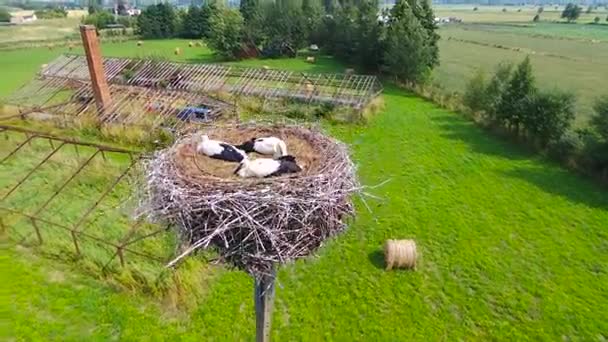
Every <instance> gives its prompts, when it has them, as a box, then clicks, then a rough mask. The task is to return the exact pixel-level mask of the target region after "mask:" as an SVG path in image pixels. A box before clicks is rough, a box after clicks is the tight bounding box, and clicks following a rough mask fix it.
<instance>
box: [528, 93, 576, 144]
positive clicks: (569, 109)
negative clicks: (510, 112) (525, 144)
mask: <svg viewBox="0 0 608 342" xmlns="http://www.w3.org/2000/svg"><path fill="white" fill-rule="evenodd" d="M574 103H575V97H574V95H573V94H571V93H565V92H561V91H557V90H555V91H552V92H536V93H535V94H534V95H531V96H528V97H527V106H526V107H527V108H526V111H525V115H523V124H524V126H525V127H526V131H527V132H528V134H529V135H530V136H532V137H534V138H536V139H538V141H539V142H540V143H541V145H542V146H547V144H548V143H549V142H550V141H559V139H560V138H561V137H562V136H563V135H564V134H565V133H566V131H568V129H569V128H570V126H571V125H572V121H573V120H574Z"/></svg>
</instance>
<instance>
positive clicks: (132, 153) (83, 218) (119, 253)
mask: <svg viewBox="0 0 608 342" xmlns="http://www.w3.org/2000/svg"><path fill="white" fill-rule="evenodd" d="M8 132H14V133H23V134H24V139H23V141H21V142H19V143H18V144H17V145H16V146H15V147H14V148H13V149H12V150H11V151H10V152H9V153H8V155H7V156H5V157H4V158H2V160H1V161H0V165H2V164H3V163H4V162H5V161H6V160H8V159H9V158H14V157H16V156H17V155H18V153H19V152H20V151H22V150H23V147H24V146H27V145H30V144H31V142H32V140H35V139H42V140H48V141H49V145H51V149H52V150H51V152H50V153H47V154H46V156H45V157H44V158H43V159H42V160H41V161H40V162H39V163H37V164H36V166H35V167H34V168H32V169H31V170H30V171H29V172H28V173H27V174H26V175H25V176H24V177H21V178H20V179H19V181H18V183H17V184H16V185H14V186H13V187H12V188H11V189H10V190H9V191H8V192H7V193H6V194H4V195H3V197H2V198H1V199H0V213H3V212H4V213H10V214H13V215H17V216H21V217H23V218H25V219H26V220H28V221H29V222H30V224H31V225H32V228H33V229H32V231H31V232H30V233H26V236H25V237H24V238H23V239H22V240H21V242H23V241H25V240H26V239H27V238H28V236H30V235H31V234H35V235H36V239H37V241H38V244H43V243H44V239H43V225H41V223H43V224H45V225H49V226H53V227H56V228H60V229H61V230H64V231H66V233H68V234H69V237H70V238H71V240H72V243H73V246H74V251H75V253H76V255H77V256H80V257H83V256H84V255H83V251H82V250H81V248H80V245H81V242H82V239H89V240H92V241H93V242H95V243H97V244H100V245H102V246H104V247H107V248H109V249H114V254H113V255H112V256H111V257H110V259H109V260H108V261H107V262H105V266H103V268H102V270H104V271H105V270H106V269H107V266H108V265H110V264H111V263H112V261H113V260H114V259H116V258H117V257H118V259H119V260H120V265H121V266H125V265H126V261H125V252H126V253H131V254H133V255H135V256H138V257H141V258H146V259H148V260H151V261H153V262H155V263H157V264H158V265H159V266H162V265H164V264H165V263H166V261H167V260H166V258H162V257H159V256H155V255H150V254H148V253H146V252H142V251H138V250H135V249H133V248H132V247H131V246H132V245H133V244H135V243H137V242H139V241H142V240H144V239H147V238H151V237H153V236H156V235H158V234H161V233H163V232H166V231H167V228H161V229H158V230H154V231H152V232H149V233H146V234H145V235H143V236H138V237H136V238H133V236H134V234H135V233H136V232H137V230H138V229H139V228H140V226H141V224H142V221H139V220H138V221H135V222H133V223H132V224H131V225H130V226H129V228H128V229H127V231H126V234H125V235H124V236H123V237H122V238H121V239H119V241H118V242H116V241H115V240H107V239H104V238H103V237H99V236H96V235H94V234H91V233H88V232H86V227H84V224H85V222H87V219H88V218H89V216H90V214H91V213H93V212H94V211H95V210H96V209H98V208H99V207H100V205H101V204H102V203H103V200H104V199H105V198H106V196H107V195H108V194H110V193H111V192H112V190H114V189H115V188H116V186H117V185H118V184H119V183H120V182H121V181H123V180H124V179H125V177H127V175H128V174H129V172H130V171H131V170H132V169H133V167H134V166H135V165H136V164H137V163H138V162H139V161H140V159H141V158H142V153H141V152H140V151H136V150H129V149H124V148H118V147H113V146H107V145H101V144H97V143H91V142H85V141H79V140H75V139H73V138H68V137H60V136H56V135H51V134H48V133H44V132H38V131H33V130H29V129H25V128H22V127H15V126H9V125H0V133H2V134H5V133H8ZM53 141H54V142H56V143H57V144H54V143H53ZM67 145H72V146H74V148H75V151H78V146H86V147H92V148H94V149H95V150H94V151H93V153H92V154H91V155H90V156H89V157H88V158H87V159H85V160H84V161H81V162H80V163H79V164H78V166H77V167H76V169H75V170H73V171H71V172H70V173H69V174H68V175H67V177H66V178H65V179H64V180H63V181H61V184H60V186H59V187H58V188H57V189H56V190H55V191H54V192H53V193H52V194H51V196H50V197H49V198H47V199H46V200H45V202H44V203H43V204H42V205H39V206H38V207H37V208H36V209H35V211H34V212H33V213H29V212H25V211H23V210H19V209H15V208H10V207H8V206H7V205H6V203H3V202H4V201H5V199H6V198H8V196H10V195H11V194H12V193H14V192H16V191H18V189H19V187H20V186H21V185H22V184H23V183H25V182H26V181H27V180H28V179H29V178H30V177H31V176H32V175H33V174H35V173H36V171H37V170H39V169H40V168H41V167H42V166H43V165H45V164H46V163H51V162H53V161H51V160H50V159H51V158H52V156H53V155H55V154H56V153H57V152H58V151H60V150H61V149H63V148H64V147H65V146H67ZM105 152H113V153H122V154H127V155H129V157H130V163H129V164H128V166H127V167H126V168H124V169H123V170H121V172H120V174H118V175H117V176H116V177H115V178H114V180H113V181H112V182H111V183H110V184H109V185H107V186H106V187H105V189H104V190H103V191H102V192H101V194H100V195H99V196H98V197H97V198H96V200H95V202H94V203H93V204H92V205H91V206H89V207H88V208H87V210H86V211H85V212H84V213H83V214H82V215H80V216H79V217H78V218H77V221H76V223H74V224H72V225H68V224H64V223H59V222H55V221H53V220H51V219H47V218H44V217H41V215H42V214H43V213H44V212H45V210H47V207H48V205H49V204H50V203H51V202H52V201H53V200H54V199H55V198H56V197H57V196H58V195H59V194H60V193H61V192H62V191H64V190H65V188H66V187H67V186H68V184H70V182H72V181H73V180H74V179H75V178H76V177H77V176H78V175H79V174H80V173H81V172H82V171H83V170H84V169H85V168H86V166H87V165H89V164H90V163H91V161H93V160H94V159H95V158H96V157H97V156H99V155H101V156H102V157H104V153H105ZM104 160H105V157H104ZM2 217H4V215H0V228H1V229H3V230H6V225H7V223H6V222H5V221H4V220H3V219H2Z"/></svg>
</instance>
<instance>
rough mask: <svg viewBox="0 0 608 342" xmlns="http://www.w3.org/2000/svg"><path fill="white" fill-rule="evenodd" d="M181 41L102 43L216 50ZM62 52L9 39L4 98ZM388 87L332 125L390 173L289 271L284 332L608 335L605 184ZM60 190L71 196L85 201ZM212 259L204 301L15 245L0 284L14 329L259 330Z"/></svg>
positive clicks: (366, 168) (110, 334)
mask: <svg viewBox="0 0 608 342" xmlns="http://www.w3.org/2000/svg"><path fill="white" fill-rule="evenodd" d="M443 43H444V42H442V44H443ZM176 46H182V47H183V46H187V41H183V40H167V41H160V42H157V41H146V42H145V44H144V46H143V47H141V48H137V47H136V46H135V43H134V42H127V43H120V44H118V43H117V44H105V45H104V47H103V49H104V53H105V54H106V55H108V56H110V55H120V56H147V55H153V54H157V55H158V54H163V55H166V56H168V57H169V58H171V59H177V60H182V61H211V60H213V57H212V56H211V54H210V52H209V50H207V49H205V48H192V49H190V50H189V48H187V47H185V48H183V50H184V54H183V55H181V56H174V55H172V51H173V49H174V48H175V47H176ZM59 53H60V51H58V50H53V51H48V50H47V49H32V50H23V51H10V52H7V53H4V52H3V53H2V54H1V55H0V68H1V71H2V73H3V75H8V77H7V78H3V81H2V83H1V86H2V88H1V89H0V96H4V95H6V94H8V93H9V92H10V91H12V90H14V89H15V88H17V87H19V86H20V84H22V83H23V82H25V81H26V80H28V79H29V78H30V77H32V76H33V75H34V74H35V72H36V71H37V70H38V68H39V66H40V64H43V63H46V62H48V61H49V60H51V59H52V58H53V57H54V56H55V55H57V54H59ZM244 64H247V65H270V66H271V67H277V68H279V67H280V68H289V69H293V70H306V71H332V70H333V71H341V70H342V69H343V67H342V66H341V65H339V64H338V63H336V62H335V61H333V60H332V59H329V58H321V59H319V60H318V62H317V64H314V65H311V64H306V63H305V62H304V61H303V60H302V59H295V60H294V59H290V60H285V59H276V60H262V61H247V62H246V63H244ZM383 96H384V99H385V103H386V108H385V111H384V112H383V113H381V114H379V115H377V116H376V117H374V118H372V119H371V121H370V122H369V123H368V124H367V125H366V126H363V125H361V126H351V125H337V124H335V125H334V124H329V123H323V125H324V127H325V128H326V129H327V130H328V131H329V132H330V133H331V134H332V135H334V136H335V137H337V138H339V139H341V140H343V141H345V142H347V143H348V144H349V145H350V147H351V148H352V153H353V158H354V161H355V162H356V163H357V165H358V172H359V176H360V178H361V181H362V182H363V184H365V185H370V186H372V185H376V184H379V183H381V182H383V181H385V180H389V182H388V183H386V184H385V185H383V186H381V187H378V188H375V189H370V190H369V191H370V192H371V193H373V194H374V195H376V196H379V197H380V198H381V200H375V199H367V202H368V204H369V206H370V209H371V211H368V210H367V209H366V207H365V206H364V205H363V203H362V201H361V200H356V204H357V211H358V216H357V218H356V219H355V220H354V221H353V222H352V223H351V224H350V228H349V230H348V231H347V232H346V233H345V234H343V235H341V236H339V237H338V238H336V239H334V240H332V241H330V242H329V243H327V244H326V245H325V246H324V247H322V248H321V250H320V251H319V253H318V255H317V256H315V257H311V258H308V259H306V260H300V261H298V262H296V263H294V264H291V265H287V266H285V267H282V268H281V269H280V271H279V275H278V286H277V297H276V301H275V311H274V316H273V338H274V339H275V340H372V341H386V340H399V341H406V340H426V341H429V340H445V339H447V340H458V339H463V340H492V339H494V340H506V339H509V340H513V339H515V340H519V339H537V340H556V339H572V340H577V339H580V340H591V339H602V338H606V337H608V336H606V331H608V323H607V322H606V320H605V318H604V316H605V312H607V311H608V290H607V289H606V287H605V284H606V283H608V232H607V231H606V229H605V228H606V222H608V193H607V192H606V190H605V189H602V188H600V187H598V186H597V185H596V184H594V183H593V182H591V181H589V180H587V179H584V178H582V177H579V176H577V175H574V174H572V173H570V172H568V171H565V170H564V169H562V168H560V167H559V166H557V165H555V164H553V163H550V162H547V161H546V160H544V159H542V158H541V157H537V156H535V155H533V154H530V153H528V152H526V151H524V150H521V149H520V148H518V147H514V146H513V145H511V144H509V143H508V142H504V141H501V140H500V139H498V138H494V137H492V136H489V135H488V134H487V133H486V132H484V131H482V130H481V129H479V128H477V127H476V126H474V125H473V124H472V123H470V122H468V121H466V120H465V119H462V118H460V117H458V116H457V115H456V114H454V113H452V112H449V111H446V110H443V109H440V108H437V107H436V106H435V105H433V104H432V103H429V102H426V101H424V100H422V99H420V98H418V97H415V96H413V95H412V94H409V93H406V92H404V91H403V90H400V89H398V88H395V87H393V86H390V85H386V89H385V92H384V95H383ZM2 146H3V147H4V146H5V145H4V143H3V145H2ZM0 151H2V152H0V153H5V152H4V151H3V150H2V149H0ZM1 156H2V155H0V157H1ZM115 163H116V165H117V166H119V165H120V164H121V161H120V160H116V162H115ZM3 167H4V166H3ZM13 167H19V166H18V165H14V166H13ZM24 167H25V166H24ZM2 172H3V174H7V173H10V172H18V171H13V169H2ZM48 172H50V173H52V170H49V171H48ZM49 176H50V174H49ZM3 191H4V190H3ZM43 191H46V190H44V188H42V187H41V188H40V189H39V193H42V192H43ZM47 195H49V194H47ZM64 203H65V204H64V205H65V208H66V209H69V208H72V206H73V205H76V204H75V203H74V204H71V203H70V202H69V201H66V202H64ZM108 224H110V225H111V222H108ZM119 224H120V223H118V222H117V223H116V225H119ZM113 229H119V227H114V228H113ZM389 238H413V239H415V240H416V241H417V243H418V247H419V251H420V253H421V259H420V262H419V264H418V269H417V270H416V271H414V272H408V271H391V272H386V271H384V269H383V267H384V266H383V258H382V254H381V248H382V244H383V243H384V241H385V240H386V239H389ZM2 241H4V242H6V243H7V244H8V243H9V242H11V241H13V240H12V236H8V234H7V232H4V233H3V235H2ZM4 242H3V243H4ZM186 267H188V265H186ZM207 267H208V269H207V270H206V271H205V272H204V273H200V275H199V277H200V278H199V279H198V280H199V281H200V282H201V283H203V284H204V285H203V287H204V289H205V291H204V292H202V293H199V294H198V296H199V297H200V298H201V299H202V305H199V306H198V307H195V308H190V309H189V310H185V311H184V310H175V308H173V307H168V306H167V305H166V303H164V302H162V301H161V302H159V301H158V300H155V299H153V298H151V297H150V296H149V295H146V294H142V293H141V292H140V291H125V290H120V289H117V288H115V287H113V286H112V285H111V284H108V283H107V282H105V281H102V280H101V281H100V280H96V279H94V278H91V277H89V276H87V275H84V274H83V273H82V272H81V270H80V268H79V267H78V266H77V265H74V264H71V263H69V262H68V263H66V262H60V263H58V262H57V261H54V260H49V259H48V258H46V257H41V254H40V253H37V251H36V250H35V249H30V248H24V247H19V246H12V244H11V247H10V248H9V249H8V250H7V252H6V253H3V254H2V256H1V257H0V269H2V270H3V274H4V275H5V278H4V279H5V281H3V282H2V283H1V285H0V291H1V292H3V293H8V294H9V296H8V297H9V298H10V302H8V301H9V299H6V300H7V302H6V303H2V304H3V306H4V307H5V308H6V309H7V310H8V316H9V317H11V320H10V322H9V326H8V329H7V330H6V332H7V338H8V339H17V340H49V339H59V338H60V339H62V340H74V341H76V340H83V339H90V340H108V339H121V340H141V339H148V340H176V339H180V340H200V339H201V337H202V338H203V339H207V340H252V339H253V336H254V335H253V334H254V325H255V324H254V316H253V300H252V297H251V293H252V285H253V281H252V279H251V278H250V277H248V276H247V275H246V274H244V273H243V272H239V271H233V270H229V269H226V268H224V267H222V266H220V265H209V266H207ZM189 274H190V275H192V274H196V273H192V272H190V273H189ZM184 291H185V292H184V293H182V295H187V294H188V290H184ZM5 298H6V297H5Z"/></svg>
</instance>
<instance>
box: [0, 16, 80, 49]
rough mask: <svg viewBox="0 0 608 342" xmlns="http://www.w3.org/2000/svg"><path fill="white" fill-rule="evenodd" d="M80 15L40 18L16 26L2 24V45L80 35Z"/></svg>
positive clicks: (0, 27)
mask: <svg viewBox="0 0 608 342" xmlns="http://www.w3.org/2000/svg"><path fill="white" fill-rule="evenodd" d="M79 24H80V18H79V17H71V18H63V19H40V20H37V21H34V22H31V23H26V24H22V25H14V26H0V45H6V44H9V43H16V42H24V41H40V40H56V39H62V38H66V37H70V38H74V37H76V38H77V37H78V25H79Z"/></svg>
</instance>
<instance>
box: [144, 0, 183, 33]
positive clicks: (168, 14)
mask: <svg viewBox="0 0 608 342" xmlns="http://www.w3.org/2000/svg"><path fill="white" fill-rule="evenodd" d="M177 28H178V17H177V15H176V14H175V12H174V11H173V6H171V5H170V4H168V3H162V2H161V3H159V4H158V5H154V6H148V7H147V8H146V9H145V10H143V11H142V12H141V14H140V15H139V16H138V17H137V34H139V35H141V36H142V37H143V38H145V39H151V38H170V37H174V36H175V35H176V34H177V33H178V32H177Z"/></svg>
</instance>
